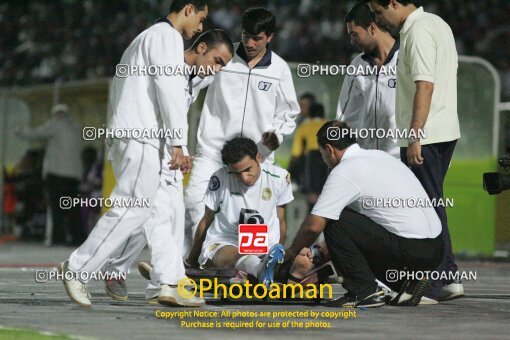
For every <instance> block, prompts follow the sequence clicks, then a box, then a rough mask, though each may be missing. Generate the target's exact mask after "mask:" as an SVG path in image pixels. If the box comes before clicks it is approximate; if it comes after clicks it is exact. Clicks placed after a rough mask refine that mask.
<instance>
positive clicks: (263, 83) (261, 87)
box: [259, 81, 273, 91]
mask: <svg viewBox="0 0 510 340" xmlns="http://www.w3.org/2000/svg"><path fill="white" fill-rule="evenodd" d="M271 85H273V84H271V83H268V82H267V81H261V82H260V83H259V90H262V91H269V89H270V88H271Z"/></svg>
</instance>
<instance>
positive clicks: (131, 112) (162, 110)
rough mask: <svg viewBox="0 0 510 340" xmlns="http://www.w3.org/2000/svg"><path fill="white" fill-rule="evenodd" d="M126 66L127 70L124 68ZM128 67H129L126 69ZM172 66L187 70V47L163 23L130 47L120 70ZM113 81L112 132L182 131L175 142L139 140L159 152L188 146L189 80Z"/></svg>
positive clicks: (142, 78)
mask: <svg viewBox="0 0 510 340" xmlns="http://www.w3.org/2000/svg"><path fill="white" fill-rule="evenodd" d="M122 65H124V66H122ZM125 65H127V66H125ZM167 65H170V66H173V67H182V68H184V65H185V64H184V43H183V39H182V36H181V34H180V33H179V32H178V31H177V30H175V29H174V28H173V27H172V25H171V23H170V22H169V21H168V20H166V19H163V20H161V21H160V22H158V23H156V24H155V25H153V26H151V27H149V28H148V29H146V30H145V31H143V32H142V33H140V34H139V35H138V36H137V37H136V38H135V39H134V40H133V41H132V42H131V44H130V45H129V47H128V48H127V49H126V51H125V52H124V54H123V55H122V59H121V61H120V64H119V66H118V67H120V69H121V70H122V72H126V70H128V69H129V68H130V67H133V66H138V67H140V66H144V67H149V66H167ZM117 73H118V74H117V75H116V76H115V77H114V78H113V82H112V86H111V92H110V103H111V104H110V105H111V112H112V116H111V117H110V120H109V123H108V127H109V128H110V129H149V130H153V131H163V130H169V131H181V133H179V134H177V133H175V134H173V136H172V137H173V138H172V139H168V140H167V141H166V142H165V140H164V139H154V138H143V137H142V138H140V139H139V141H141V142H143V143H148V144H150V145H152V146H154V147H156V148H158V149H160V150H161V149H162V148H163V146H164V145H165V144H167V146H169V147H170V146H183V145H187V140H188V120H187V114H186V113H187V106H186V97H185V92H184V91H186V78H185V77H184V75H173V76H168V75H165V74H156V75H149V74H136V75H133V74H126V73H124V75H125V77H119V71H118V72H117Z"/></svg>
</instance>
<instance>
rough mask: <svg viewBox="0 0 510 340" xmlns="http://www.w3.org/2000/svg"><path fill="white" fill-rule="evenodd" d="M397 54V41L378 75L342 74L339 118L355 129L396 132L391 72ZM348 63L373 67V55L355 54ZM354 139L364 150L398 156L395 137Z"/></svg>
mask: <svg viewBox="0 0 510 340" xmlns="http://www.w3.org/2000/svg"><path fill="white" fill-rule="evenodd" d="M398 53H399V42H398V40H397V41H396V42H395V45H394V46H393V48H392V49H391V51H390V54H389V55H388V58H387V59H386V62H385V63H384V65H383V67H382V68H381V71H379V74H377V75H372V74H366V75H356V76H346V77H345V80H344V83H343V85H342V91H341V92H340V98H339V99H338V107H337V111H336V118H337V119H338V120H343V121H344V122H346V123H347V124H349V126H350V127H351V128H353V129H355V130H360V129H380V130H381V131H384V132H385V133H386V131H389V130H391V131H396V123H395V96H396V87H397V75H396V73H395V72H394V71H395V70H396V68H397V60H398ZM351 65H354V66H356V69H358V68H360V67H362V68H363V69H366V68H368V67H374V66H375V64H374V62H373V59H372V57H371V56H370V55H368V54H366V53H364V54H360V55H359V56H357V57H356V58H355V59H354V60H353V61H352V63H351ZM383 68H384V71H382V69H383ZM370 137H372V136H370ZM357 142H358V144H359V145H360V146H361V147H362V148H363V149H367V150H382V151H385V152H387V153H389V154H390V155H392V156H394V157H396V158H400V148H399V147H398V145H397V139H396V138H386V139H379V138H363V139H362V138H358V140H357Z"/></svg>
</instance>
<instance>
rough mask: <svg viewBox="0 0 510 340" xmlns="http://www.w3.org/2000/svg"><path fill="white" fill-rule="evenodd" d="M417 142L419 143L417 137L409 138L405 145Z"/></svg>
mask: <svg viewBox="0 0 510 340" xmlns="http://www.w3.org/2000/svg"><path fill="white" fill-rule="evenodd" d="M419 141H420V138H418V137H409V139H408V140H407V144H408V145H411V144H414V143H416V142H419Z"/></svg>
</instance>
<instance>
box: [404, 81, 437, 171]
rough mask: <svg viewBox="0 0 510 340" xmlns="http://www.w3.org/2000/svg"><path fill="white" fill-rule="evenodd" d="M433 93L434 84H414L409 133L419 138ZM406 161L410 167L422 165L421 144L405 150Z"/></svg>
mask: <svg viewBox="0 0 510 340" xmlns="http://www.w3.org/2000/svg"><path fill="white" fill-rule="evenodd" d="M433 93H434V83H431V82H428V81H417V82H416V94H415V95H414V105H413V119H412V120H411V131H413V132H414V133H415V135H416V136H419V131H420V130H423V128H424V127H425V123H426V122H427V118H428V116H429V111H430V105H431V103H432V94H433ZM407 161H408V163H409V164H410V165H413V166H416V165H422V164H423V158H422V157H421V144H420V142H415V143H413V144H411V145H409V147H408V149H407Z"/></svg>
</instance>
